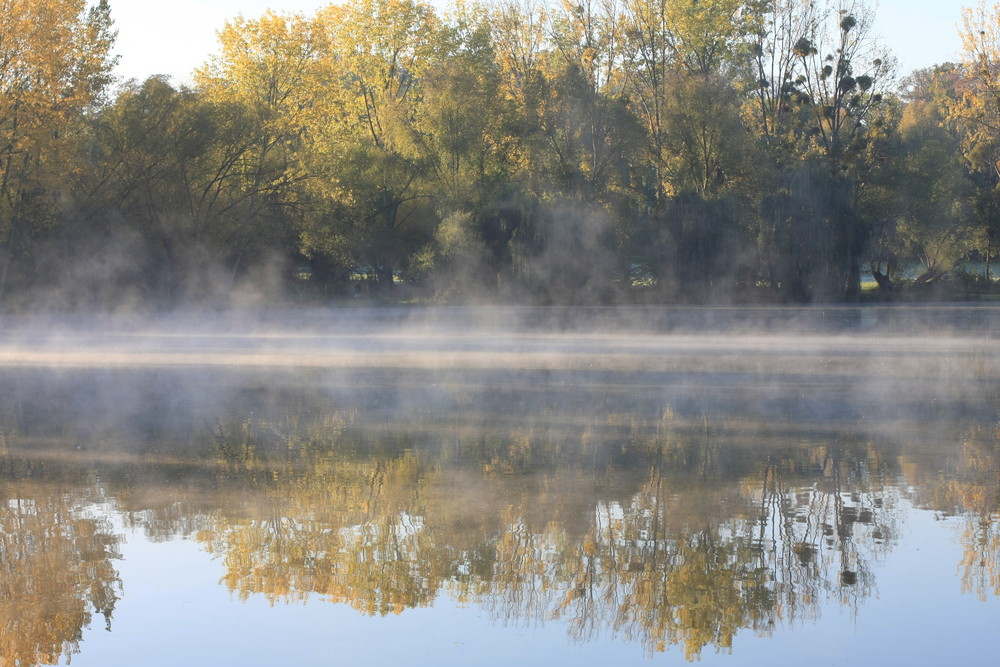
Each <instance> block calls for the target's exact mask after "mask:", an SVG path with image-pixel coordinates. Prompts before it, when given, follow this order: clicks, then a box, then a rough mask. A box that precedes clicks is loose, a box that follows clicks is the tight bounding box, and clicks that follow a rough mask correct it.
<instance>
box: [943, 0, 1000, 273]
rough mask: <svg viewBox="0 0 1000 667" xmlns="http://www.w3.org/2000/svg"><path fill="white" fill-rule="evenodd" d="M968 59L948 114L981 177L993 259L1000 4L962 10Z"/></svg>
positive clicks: (998, 171)
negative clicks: (958, 129)
mask: <svg viewBox="0 0 1000 667" xmlns="http://www.w3.org/2000/svg"><path fill="white" fill-rule="evenodd" d="M962 18H963V27H962V29H961V31H960V35H961V37H962V46H963V50H964V53H963V62H962V65H961V69H960V72H958V73H957V74H959V80H958V81H957V82H956V88H955V95H954V96H953V97H952V98H951V99H949V100H948V101H947V104H948V119H949V121H950V122H951V123H954V124H955V125H956V126H957V127H958V128H960V131H961V135H962V152H963V155H964V157H965V160H966V162H967V163H968V165H969V167H970V168H971V169H972V172H973V174H974V177H975V180H976V181H977V184H978V187H977V196H976V200H977V201H976V208H977V210H978V214H979V217H980V219H981V220H983V222H984V223H985V224H984V226H983V229H982V233H981V237H980V238H981V242H980V244H979V245H980V248H981V249H982V252H983V255H984V256H985V259H986V272H987V276H989V275H990V273H989V271H990V269H989V263H990V260H991V258H992V255H993V254H994V249H995V248H996V246H997V244H998V242H1000V110H998V109H997V104H996V100H997V99H998V97H1000V6H994V7H993V8H992V9H989V8H987V6H986V3H985V2H983V1H982V0H981V1H980V2H979V4H978V5H977V6H976V7H975V8H966V9H964V10H963V14H962Z"/></svg>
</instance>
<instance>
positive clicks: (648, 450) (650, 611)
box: [0, 369, 1000, 665]
mask: <svg viewBox="0 0 1000 667" xmlns="http://www.w3.org/2000/svg"><path fill="white" fill-rule="evenodd" d="M658 372H660V373H661V374H660V375H658V376H652V375H648V374H647V375H645V376H643V378H644V379H643V381H642V382H633V383H628V382H625V381H623V379H622V376H619V375H616V374H615V373H613V372H610V371H608V370H606V369H601V370H598V371H594V372H593V373H589V374H587V373H584V372H582V371H579V370H573V371H572V372H566V373H556V372H554V371H552V370H551V369H543V370H532V371H525V370H520V371H518V372H517V373H516V374H510V373H499V374H492V375H490V374H488V373H485V372H483V371H481V370H476V371H475V372H471V371H469V372H464V371H456V370H452V371H449V372H448V373H440V372H438V373H433V372H424V371H414V370H412V369H411V370H410V371H399V370H396V371H393V372H388V371H384V370H381V371H379V370H376V371H370V372H365V373H360V372H356V371H351V372H350V373H346V374H344V373H343V372H342V371H336V372H330V371H324V372H322V373H315V372H313V373H309V372H301V371H296V372H294V373H293V372H289V373H286V374H278V375H268V376H261V375H257V374H253V373H243V372H229V373H219V372H213V373H211V374H206V373H201V372H198V371H194V370H191V369H187V370H170V369H156V370H149V369H144V370H143V369H139V370H137V369H130V370H116V371H110V370H106V369H105V370H67V369H58V370H52V369H49V370H40V369H25V370H19V371H16V372H14V371H11V372H10V373H9V375H8V378H9V381H8V382H7V383H6V384H5V385H4V386H3V387H0V432H2V438H3V440H2V449H0V495H2V498H0V538H2V551H0V578H2V581H0V618H3V619H4V625H3V626H2V628H0V663H2V664H4V665H7V664H10V665H33V664H50V663H53V662H56V661H57V660H59V659H60V656H68V655H70V654H72V653H74V652H77V651H79V650H80V648H81V645H80V640H81V637H82V636H83V630H84V629H85V628H88V627H90V626H91V624H92V623H94V622H95V618H97V619H98V622H100V623H103V624H104V625H105V626H106V627H108V628H109V629H111V630H112V632H113V630H114V628H113V626H112V616H113V612H114V611H115V607H116V603H117V601H118V599H119V597H120V596H121V595H122V582H121V581H120V580H119V578H118V574H117V572H116V569H115V560H116V559H118V558H120V546H121V544H122V542H123V540H124V536H125V535H126V534H127V533H128V532H129V531H137V532H139V533H141V534H142V535H143V537H144V538H145V539H149V540H153V541H162V540H170V539H175V538H177V537H181V536H183V537H187V538H189V539H193V540H196V541H197V542H198V543H199V544H201V545H202V546H203V548H204V550H205V551H206V552H207V553H208V554H210V555H211V557H214V558H215V559H217V560H218V561H219V562H221V563H222V564H224V575H223V578H222V580H221V582H220V583H221V585H223V586H225V587H226V588H228V589H229V590H230V591H231V592H232V593H233V595H234V597H235V598H237V599H240V600H247V599H249V598H251V597H253V596H263V597H265V598H266V599H267V600H269V601H271V602H272V603H287V602H293V603H297V602H303V601H306V600H310V599H316V600H324V601H329V602H331V603H342V604H347V605H350V606H351V607H353V608H354V609H356V610H357V611H358V612H359V613H361V614H365V615H372V616H379V615H390V614H400V613H404V612H405V611H406V610H407V609H411V608H414V607H426V606H432V605H433V604H434V602H435V601H436V600H439V599H442V598H445V597H447V598H450V599H453V600H456V601H458V602H459V603H461V604H465V605H469V606H475V607H477V608H481V609H483V610H485V611H486V612H487V613H488V614H489V615H490V616H491V617H492V618H493V619H494V620H495V621H496V622H498V623H509V624H521V623H526V624H532V623H535V622H547V621H553V620H557V621H559V623H560V624H561V625H564V626H565V628H567V629H568V632H569V634H570V637H571V638H572V639H573V640H576V641H580V642H587V641H592V640H594V639H596V638H600V637H604V638H607V637H609V636H610V637H615V638H618V639H620V640H623V641H627V642H634V643H637V644H639V645H641V646H642V648H643V650H644V651H645V652H646V653H647V654H648V655H652V654H655V653H657V652H660V651H665V650H668V649H670V648H671V647H676V648H677V650H679V651H682V652H683V653H684V655H686V656H687V658H689V659H692V660H693V659H696V658H698V657H699V656H700V655H701V654H702V652H704V651H705V650H706V649H711V650H723V651H727V650H731V649H732V647H733V640H734V637H735V636H736V635H737V634H739V633H741V632H745V631H749V632H754V633H757V634H759V635H762V636H767V635H770V634H771V633H772V632H773V631H774V630H775V629H776V628H779V627H783V626H789V625H794V624H795V623H798V622H802V621H814V620H817V619H819V618H820V616H821V611H822V609H823V608H824V607H826V606H828V605H836V606H840V607H845V608H847V609H849V610H850V611H851V612H852V613H855V614H860V613H863V608H864V606H865V603H866V601H869V600H871V599H872V598H874V597H877V596H878V594H879V581H878V578H879V572H880V563H882V561H883V560H884V559H885V558H886V556H887V554H889V553H891V552H892V550H893V549H894V548H896V546H897V540H898V537H899V536H900V535H901V534H902V533H903V532H904V531H905V529H906V523H907V517H908V513H909V512H910V511H911V508H912V507H914V506H916V507H922V508H928V509H932V510H934V511H936V512H938V513H939V514H940V515H941V516H942V517H944V516H948V517H961V520H962V521H963V522H964V530H963V531H962V532H961V535H960V537H959V540H960V542H961V545H962V548H963V550H964V556H963V559H962V562H961V563H956V565H957V566H958V568H959V572H960V575H961V587H962V590H963V591H965V592H967V593H969V594H974V595H978V596H980V597H982V598H984V599H987V598H989V597H991V596H994V597H995V596H1000V565H998V559H1000V507H998V502H1000V472H998V471H1000V435H998V431H997V417H998V415H997V409H998V408H1000V405H998V404H997V403H996V401H995V400H994V399H995V397H994V396H993V395H992V394H991V393H990V391H989V390H988V387H989V381H990V378H989V377H985V376H984V377H979V378H972V380H971V382H970V384H968V385H964V386H965V388H964V389H963V386H962V385H958V384H956V385H949V386H948V388H947V391H945V390H944V389H942V386H940V385H939V386H938V387H937V388H933V389H928V388H922V389H920V390H910V391H908V392H900V393H899V394H897V395H895V396H893V397H891V398H890V399H888V400H887V401H886V402H884V403H881V404H877V405H874V404H873V398H872V397H873V395H872V393H870V392H857V391H856V385H855V384H853V383H849V384H845V381H844V379H843V378H842V377H839V376H829V375H826V376H815V377H814V376H808V374H805V373H804V374H802V376H796V377H791V376H788V375H783V376H782V377H781V378H780V381H781V382H782V383H784V384H782V385H781V387H780V388H776V385H775V378H774V376H772V375H767V376H766V377H765V379H763V380H761V379H760V376H759V375H741V376H740V377H738V378H727V379H726V381H725V382H721V381H720V378H719V375H718V373H716V372H715V371H713V372H709V373H695V372H688V371H685V372H684V374H682V375H678V374H677V373H675V372H674V371H670V370H667V371H658ZM629 377H633V375H630V376H629ZM984 388H985V389H984ZM925 392H930V393H933V395H934V397H935V398H936V399H939V400H938V401H936V402H935V403H934V405H933V406H932V407H928V409H927V410H926V411H925V414H923V415H921V414H920V413H919V411H918V410H915V409H913V407H914V406H915V405H917V404H918V403H919V402H920V401H921V400H923V399H924V398H926V396H927V394H926V393H925ZM779 395H781V396H785V397H786V399H785V400H783V401H780V402H778V403H776V402H775V400H776V397H777V396H779ZM930 405H931V404H930V402H929V403H928V406H930ZM899 406H903V407H904V408H905V409H906V411H907V412H906V419H894V418H892V417H891V415H892V413H893V410H894V407H895V408H898V407H899ZM943 415H950V416H951V418H950V419H943V418H942V416H943ZM952 574H953V573H951V572H946V573H942V576H946V577H947V576H951V575H952ZM125 583H126V585H127V582H125Z"/></svg>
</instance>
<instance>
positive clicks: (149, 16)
mask: <svg viewBox="0 0 1000 667" xmlns="http://www.w3.org/2000/svg"><path fill="white" fill-rule="evenodd" d="M110 1H111V12H112V16H113V17H114V18H115V21H116V26H117V28H118V48H117V50H118V53H119V54H120V55H121V65H120V67H119V73H120V74H121V76H123V77H125V78H137V79H145V78H146V77H147V76H150V75H152V74H168V75H170V76H172V77H174V79H175V81H181V82H183V81H186V80H187V79H188V77H189V74H190V73H191V71H192V70H193V69H194V68H195V67H198V66H199V65H201V64H202V63H204V62H205V60H206V59H207V57H208V56H209V54H210V53H212V52H213V51H214V50H215V34H216V31H217V30H218V29H219V28H221V27H222V26H223V24H224V23H225V22H226V20H228V19H230V18H233V17H235V16H237V15H238V14H243V16H246V17H256V16H260V15H261V14H263V13H264V11H265V10H266V9H268V8H271V9H274V10H276V11H296V12H302V13H305V14H312V13H313V12H314V11H315V10H316V9H317V8H318V7H321V6H324V5H326V4H329V3H328V2H326V1H324V0H110ZM975 1H976V0H880V1H879V2H878V11H877V21H876V23H877V29H878V31H879V33H881V35H882V36H883V37H884V39H885V42H886V44H887V45H888V46H889V47H890V48H891V50H892V51H893V52H894V53H895V54H896V57H897V58H898V59H899V61H900V67H899V70H900V73H901V74H906V73H908V72H909V71H911V70H913V69H915V68H919V67H929V66H931V65H934V64H936V63H941V62H945V61H947V60H953V59H955V57H956V55H957V53H958V51H959V50H960V48H961V43H960V40H959V38H958V27H957V26H958V24H959V23H960V21H961V9H962V7H964V6H970V5H972V4H973V3H974V2H975ZM440 4H442V5H445V6H446V5H447V4H448V2H447V0H441V2H440Z"/></svg>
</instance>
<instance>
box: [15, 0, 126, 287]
mask: <svg viewBox="0 0 1000 667" xmlns="http://www.w3.org/2000/svg"><path fill="white" fill-rule="evenodd" d="M114 39H115V32H114V30H113V29H112V21H111V16H110V8H109V6H108V2H107V0H100V1H99V2H98V3H97V4H96V5H93V6H90V7H88V6H87V3H86V2H85V0H3V1H2V2H0V298H3V296H4V295H5V291H6V287H7V284H8V279H9V275H10V270H11V267H12V264H13V263H14V262H17V261H19V260H23V259H25V258H26V256H27V255H28V253H30V249H31V247H32V243H33V239H34V237H36V236H37V234H38V232H39V227H43V226H46V225H54V224H56V223H57V221H58V207H57V205H56V200H57V198H58V196H59V194H60V193H63V194H65V193H66V191H67V184H66V181H65V177H66V176H67V175H68V174H71V173H72V172H73V170H74V168H75V165H73V164H72V162H71V161H70V160H69V159H68V158H71V157H73V156H75V155H76V154H77V151H76V148H75V147H76V145H77V142H78V141H79V139H80V130H81V127H82V125H83V122H84V115H85V113H86V112H87V111H89V110H91V109H92V108H93V107H94V105H95V104H96V103H97V102H98V101H99V100H100V99H101V95H102V94H103V92H104V91H105V89H106V88H107V86H108V84H109V83H110V82H111V71H112V68H113V66H114V57H113V56H112V55H111V48H112V46H113V44H114ZM21 266H22V268H24V269H25V270H28V267H29V266H30V265H27V264H22V265H21ZM22 277H23V278H24V279H26V280H27V279H28V277H27V276H22Z"/></svg>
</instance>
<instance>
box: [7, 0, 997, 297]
mask: <svg viewBox="0 0 1000 667" xmlns="http://www.w3.org/2000/svg"><path fill="white" fill-rule="evenodd" d="M875 10H876V9H875V5H874V3H869V2H865V1H863V0H824V1H822V2H815V3H802V2H799V1H797V0H713V1H712V2H704V1H699V2H692V1H690V0H585V1H584V2H580V3H574V2H560V1H557V0H549V1H545V0H500V1H497V2H491V3H485V4H478V3H476V2H465V1H462V2H456V3H455V4H454V5H452V6H451V7H449V8H447V9H445V10H441V9H436V8H435V6H432V5H430V4H427V3H423V2H419V1H418V0H350V1H349V2H346V3H341V4H331V5H329V6H327V7H323V8H321V9H319V10H318V11H317V12H316V13H315V14H314V15H311V16H306V15H299V14H290V13H280V12H274V11H269V12H266V13H265V14H264V15H263V16H260V17H258V18H246V17H239V18H236V19H234V20H232V21H230V22H228V23H227V24H226V25H224V26H222V27H221V29H220V31H219V41H218V49H217V51H216V53H215V54H212V55H211V56H210V57H208V59H207V61H206V63H205V65H204V66H203V67H202V68H200V69H199V70H197V72H196V73H195V76H194V79H193V81H194V83H193V85H191V86H190V87H187V86H176V85H174V84H173V83H171V82H170V81H169V79H166V78H163V77H152V78H150V79H148V80H146V81H141V82H140V81H127V82H118V83H117V84H116V82H115V81H114V80H113V77H112V73H113V66H114V57H113V56H112V48H113V44H114V39H115V30H114V26H113V12H112V9H111V8H110V7H109V5H108V3H107V2H106V1H104V0H102V1H101V2H98V3H96V4H91V5H88V4H86V3H85V2H84V1H83V0H18V1H10V2H6V3H4V12H3V18H2V19H0V133H2V137H0V176H2V179H0V300H2V302H3V305H4V306H5V307H8V308H31V307H49V308H74V307H123V306H134V305H144V306H147V307H151V308H156V307H170V306H174V305H177V304H180V303H190V302H191V301H192V300H195V301H197V302H200V303H222V302H226V303H231V302H233V300H234V299H235V300H250V302H258V301H260V300H268V299H271V300H274V299H277V300H287V299H307V300H317V299H319V300H328V299H331V298H337V297H338V296H340V297H344V296H351V295H353V296H378V297H379V298H390V299H400V298H401V299H423V300H435V301H451V302H455V301H480V302H489V301H512V300H513V301H519V302H534V303H594V302H612V301H618V300H625V301H630V302H634V301H659V302H662V301H678V300H680V301H721V302H733V301H772V302H774V301H798V302H815V301H821V302H831V301H842V300H846V301H857V300H859V299H861V298H862V297H863V295H864V294H873V295H876V297H879V298H895V297H896V296H898V295H899V294H901V293H904V292H905V293H910V294H913V293H919V291H920V290H921V289H924V290H926V289H933V286H934V285H935V284H938V283H943V282H947V281H948V280H949V279H950V280H952V282H953V283H954V281H956V280H958V278H962V277H963V276H964V279H965V280H966V281H967V282H968V281H973V282H975V280H978V281H979V282H978V283H976V285H977V286H978V287H976V288H977V289H981V290H983V289H985V290H992V289H993V284H992V279H991V277H992V276H991V270H990V262H991V261H992V260H993V256H994V255H995V250H994V248H995V247H996V242H997V239H998V237H1000V204H998V203H997V201H998V200H997V195H996V193H997V191H998V183H1000V176H998V174H1000V170H998V168H997V164H998V163H1000V154H996V155H995V153H998V150H1000V148H998V147H1000V120H998V119H997V118H996V117H995V116H996V108H995V107H996V105H995V104H993V102H992V101H993V100H994V99H995V91H996V89H997V86H998V85H1000V84H998V76H1000V74H998V72H1000V55H998V54H1000V42H998V37H997V35H998V34H1000V10H998V9H996V8H994V9H990V8H988V7H987V6H986V5H985V4H984V3H980V4H979V6H978V7H977V8H973V9H969V10H966V14H965V26H964V28H963V31H962V36H963V39H964V42H965V50H966V53H965V58H964V60H963V62H960V63H942V64H941V65H939V66H938V67H935V68H933V69H932V70H928V71H922V72H916V73H913V74H911V75H910V76H909V77H907V78H905V79H903V80H902V81H900V79H899V73H897V72H896V71H895V60H894V58H893V56H892V53H891V45H887V44H884V43H882V42H881V41H880V40H879V39H878V38H877V36H876V35H875V33H874V30H873V20H874V16H875ZM962 266H976V267H978V266H982V267H984V269H976V270H975V271H972V272H971V273H969V275H966V274H963V273H961V272H960V271H959V269H960V267H962ZM973 274H975V275H973Z"/></svg>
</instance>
